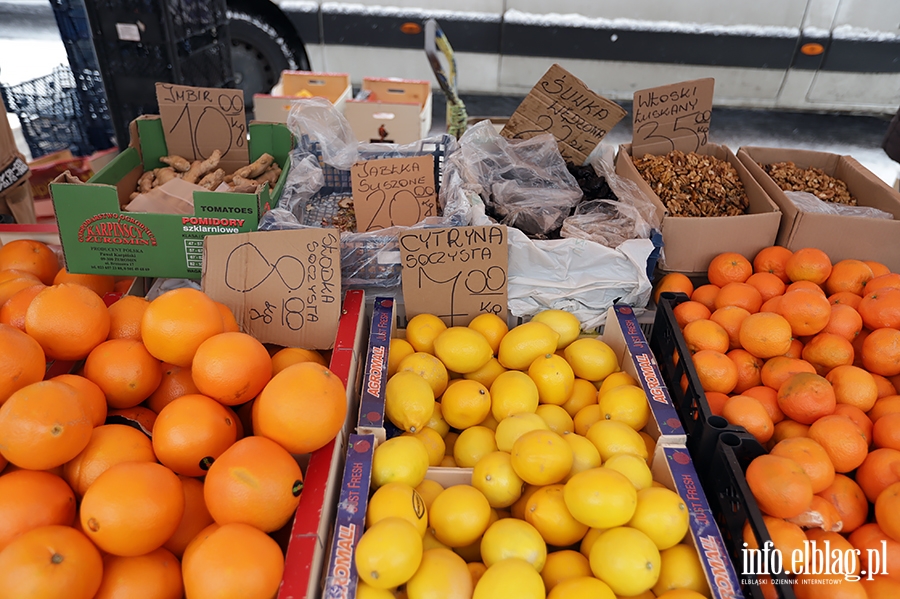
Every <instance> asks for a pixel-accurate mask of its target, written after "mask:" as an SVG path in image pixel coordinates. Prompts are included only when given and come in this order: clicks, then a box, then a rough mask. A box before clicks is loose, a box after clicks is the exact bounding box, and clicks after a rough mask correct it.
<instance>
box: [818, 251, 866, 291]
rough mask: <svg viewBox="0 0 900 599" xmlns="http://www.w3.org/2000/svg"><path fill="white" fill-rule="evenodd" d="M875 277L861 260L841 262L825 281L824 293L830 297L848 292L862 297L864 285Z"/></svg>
mask: <svg viewBox="0 0 900 599" xmlns="http://www.w3.org/2000/svg"><path fill="white" fill-rule="evenodd" d="M874 277H875V275H874V274H873V273H872V269H871V268H869V265H868V264H866V263H865V262H863V261H862V260H841V261H840V262H837V263H836V264H835V265H834V267H833V268H832V269H831V274H830V275H828V279H827V280H826V281H825V293H827V294H828V295H832V294H834V293H838V292H841V291H849V292H850V293H855V294H856V295H862V294H863V290H864V289H865V288H866V283H868V282H869V281H870V280H872V279H873V278H874Z"/></svg>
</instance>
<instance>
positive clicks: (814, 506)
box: [787, 495, 844, 532]
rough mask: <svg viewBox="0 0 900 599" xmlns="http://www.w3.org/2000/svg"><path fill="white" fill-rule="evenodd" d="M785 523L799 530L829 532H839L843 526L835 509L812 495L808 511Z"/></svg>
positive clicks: (820, 498)
mask: <svg viewBox="0 0 900 599" xmlns="http://www.w3.org/2000/svg"><path fill="white" fill-rule="evenodd" d="M787 522H790V523H792V524H796V525H797V526H800V527H801V528H821V529H822V530H827V531H830V532H840V531H841V529H842V528H843V526H844V523H843V522H841V514H840V513H839V512H838V511H837V508H836V507H834V506H833V505H831V504H830V503H828V501H826V500H825V499H823V498H822V497H819V496H818V495H813V498H812V502H811V503H810V504H809V509H808V510H806V511H805V512H803V513H802V514H800V515H799V516H797V517H796V518H789V519H788V520H787Z"/></svg>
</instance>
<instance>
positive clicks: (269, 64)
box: [228, 5, 309, 107]
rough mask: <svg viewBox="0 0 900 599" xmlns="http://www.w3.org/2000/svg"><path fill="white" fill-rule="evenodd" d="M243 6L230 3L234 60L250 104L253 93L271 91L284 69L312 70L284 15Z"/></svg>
mask: <svg viewBox="0 0 900 599" xmlns="http://www.w3.org/2000/svg"><path fill="white" fill-rule="evenodd" d="M268 12H269V11H260V10H259V9H257V8H252V9H251V8H249V7H246V6H243V5H238V6H230V7H229V10H228V18H229V19H230V23H229V29H230V31H231V62H232V66H233V68H234V78H235V84H236V86H237V87H239V88H241V89H243V90H244V98H245V99H246V102H247V104H248V107H249V106H252V103H253V94H260V93H263V94H265V93H269V90H271V89H272V86H274V85H275V84H276V83H277V82H278V77H279V76H280V75H281V71H283V70H285V69H291V70H309V57H307V55H306V50H305V49H304V48H303V42H302V41H301V40H300V38H299V37H297V34H296V33H295V32H294V31H293V28H292V27H291V25H290V23H289V22H288V21H287V19H286V18H285V17H284V16H283V15H280V13H279V14H277V15H271V14H267V13H268Z"/></svg>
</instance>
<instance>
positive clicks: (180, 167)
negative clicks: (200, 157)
mask: <svg viewBox="0 0 900 599" xmlns="http://www.w3.org/2000/svg"><path fill="white" fill-rule="evenodd" d="M159 161H160V162H162V163H163V164H168V165H169V166H171V167H172V168H173V169H175V170H176V171H178V172H179V173H186V172H188V171H189V170H191V161H190V160H188V159H187V158H182V157H181V156H175V155H174V154H173V155H171V156H163V157H162V158H160V159H159Z"/></svg>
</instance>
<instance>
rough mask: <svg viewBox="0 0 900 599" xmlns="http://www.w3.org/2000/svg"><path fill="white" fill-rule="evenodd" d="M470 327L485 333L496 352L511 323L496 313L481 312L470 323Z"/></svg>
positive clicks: (492, 350) (493, 350)
mask: <svg viewBox="0 0 900 599" xmlns="http://www.w3.org/2000/svg"><path fill="white" fill-rule="evenodd" d="M469 328H470V329H473V330H475V331H478V332H479V333H481V334H482V335H484V338H485V339H487V342H488V345H490V346H491V352H492V353H494V354H496V353H497V351H498V350H499V349H500V340H501V339H503V336H504V335H506V333H508V332H509V325H507V324H506V321H505V320H503V319H502V318H500V317H499V316H497V315H496V314H479V315H478V316H476V317H475V318H473V319H472V322H470V323H469Z"/></svg>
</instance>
